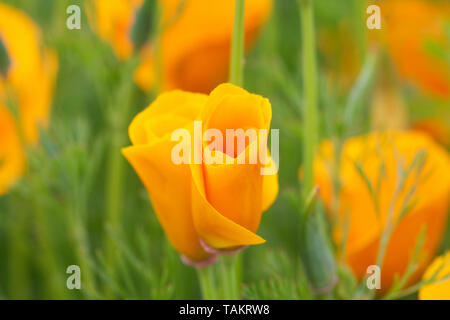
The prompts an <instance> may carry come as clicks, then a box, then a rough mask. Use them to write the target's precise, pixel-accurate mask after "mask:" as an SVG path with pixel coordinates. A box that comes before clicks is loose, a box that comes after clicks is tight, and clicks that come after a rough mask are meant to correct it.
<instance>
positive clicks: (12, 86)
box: [0, 3, 57, 194]
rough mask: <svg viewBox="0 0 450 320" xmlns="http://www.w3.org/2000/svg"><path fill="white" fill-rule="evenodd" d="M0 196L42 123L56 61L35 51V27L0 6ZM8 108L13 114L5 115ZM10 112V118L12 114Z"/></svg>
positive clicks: (21, 167) (14, 11) (40, 50)
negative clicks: (0, 64)
mask: <svg viewBox="0 0 450 320" xmlns="http://www.w3.org/2000/svg"><path fill="white" fill-rule="evenodd" d="M0 42H1V47H2V54H3V57H2V59H4V60H5V61H3V62H2V64H3V63H4V65H2V66H1V67H2V68H4V69H5V70H1V72H0V194H2V193H5V192H7V191H8V189H9V187H10V186H11V185H12V184H13V182H14V181H15V180H17V178H19V177H20V176H21V175H22V173H23V171H24V168H25V155H24V151H23V145H24V144H34V143H36V141H37V139H38V136H39V133H38V132H39V127H42V128H45V127H46V126H47V124H48V118H49V111H50V105H51V94H52V89H53V83H54V81H55V77H56V70H57V58H56V54H55V53H54V52H53V51H50V50H48V49H45V48H44V49H43V48H42V47H41V42H42V41H41V35H40V30H39V28H38V27H37V26H36V25H35V24H34V23H33V21H31V20H30V18H28V17H27V16H26V15H25V14H24V13H22V12H21V11H19V10H17V9H15V8H13V7H10V6H7V5H5V4H2V3H0ZM10 109H12V110H14V112H13V113H12V112H10ZM13 114H14V115H13Z"/></svg>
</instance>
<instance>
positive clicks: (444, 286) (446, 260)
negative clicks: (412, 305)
mask: <svg viewBox="0 0 450 320" xmlns="http://www.w3.org/2000/svg"><path fill="white" fill-rule="evenodd" d="M433 276H435V277H434V281H433V282H432V283H430V284H427V285H425V286H423V287H422V288H420V290H419V299H420V300H450V279H449V277H450V252H447V253H446V254H444V255H442V256H439V257H437V258H435V259H434V260H433V262H432V263H431V264H430V266H429V267H428V268H427V270H426V271H425V273H424V274H423V280H430V279H432V277H433Z"/></svg>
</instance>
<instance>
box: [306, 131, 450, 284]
mask: <svg viewBox="0 0 450 320" xmlns="http://www.w3.org/2000/svg"><path fill="white" fill-rule="evenodd" d="M422 153H423V154H422ZM419 154H422V156H423V158H424V159H425V164H424V165H423V167H420V168H421V169H420V170H419V165H417V164H418V162H420V161H418V159H419V158H420V157H419V156H418V155H419ZM332 160H333V147H332V145H331V143H330V142H325V143H323V144H322V146H321V148H320V152H319V155H318V156H317V158H316V161H315V168H314V170H315V181H316V184H317V185H318V186H319V187H320V190H321V194H322V197H323V201H324V203H325V205H326V206H327V208H328V209H331V204H332V201H333V193H334V191H333V188H332V178H331V172H332V171H331V168H332V163H333V162H332ZM341 162H342V165H341V168H340V171H339V180H340V183H341V190H340V194H339V203H340V205H339V209H338V212H332V216H333V217H335V218H336V219H337V224H336V226H335V229H334V239H335V241H336V242H337V243H341V242H342V241H345V240H344V239H347V241H346V250H345V252H341V254H343V255H344V256H345V259H346V261H347V263H348V264H349V265H350V266H351V267H352V269H353V270H354V272H355V273H356V274H357V275H358V276H359V277H363V276H364V275H366V269H367V267H368V266H370V265H373V264H375V262H376V256H377V253H378V249H379V244H380V239H381V235H382V233H383V231H384V230H385V229H386V226H387V225H388V223H389V225H391V226H393V231H392V235H391V237H390V240H389V243H388V245H387V251H386V256H385V259H384V263H383V265H382V266H380V267H381V272H382V275H381V278H382V290H386V289H387V288H389V287H390V286H391V285H392V283H393V280H394V276H395V275H396V274H399V275H401V274H402V273H403V272H404V271H405V269H406V267H407V265H408V263H409V259H410V256H411V254H412V251H413V250H414V248H415V244H416V241H417V240H418V237H419V234H420V232H421V230H422V228H423V227H426V241H425V244H424V246H423V248H422V254H423V258H424V259H423V262H422V263H421V264H420V268H419V270H418V271H417V272H416V273H415V274H414V275H413V277H412V281H414V280H416V279H417V277H418V276H420V273H421V272H422V271H423V268H424V267H425V266H426V265H427V263H428V261H429V260H430V259H431V257H432V256H433V253H434V252H435V250H436V249H437V248H438V246H439V244H440V241H441V238H442V235H443V233H444V231H445V227H446V219H447V213H448V208H449V194H450V157H449V155H448V153H447V152H446V151H445V150H444V149H443V148H442V147H441V146H440V145H438V144H437V143H436V142H434V141H433V140H432V139H431V138H430V137H428V136H427V135H425V134H423V133H420V132H414V131H409V132H401V131H391V132H386V133H372V134H369V135H368V136H363V137H357V138H353V139H350V140H348V141H347V142H346V143H345V145H344V147H343V153H342V156H341ZM414 163H415V164H416V166H414V167H413V168H412V166H413V164H414ZM358 168H359V169H358ZM400 168H403V169H402V170H400ZM407 168H412V169H411V170H410V173H409V174H408V175H407V177H406V178H405V179H404V180H402V178H401V175H402V172H403V173H404V172H406V171H407V170H408V169H407ZM360 171H362V172H363V173H364V174H361V172H360ZM364 176H365V177H366V178H367V181H369V182H370V186H371V189H370V188H369V187H368V186H367V182H366V181H365V180H366V179H365V178H364ZM400 181H403V184H402V187H400ZM398 189H401V190H398ZM370 190H372V191H370ZM377 208H378V209H377ZM407 209H409V210H407ZM389 217H390V218H389ZM400 217H401V218H400ZM346 224H348V229H347V230H348V232H347V233H346V232H345V230H346V227H345V225H346ZM345 236H346V237H345Z"/></svg>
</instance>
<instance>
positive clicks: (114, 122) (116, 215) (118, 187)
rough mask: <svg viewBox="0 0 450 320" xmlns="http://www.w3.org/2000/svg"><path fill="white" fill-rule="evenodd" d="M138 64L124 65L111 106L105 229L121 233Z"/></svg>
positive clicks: (108, 254) (107, 249) (110, 252)
mask: <svg viewBox="0 0 450 320" xmlns="http://www.w3.org/2000/svg"><path fill="white" fill-rule="evenodd" d="M135 63H136V62H135V60H130V61H129V62H127V64H125V65H124V66H123V70H122V83H121V84H120V85H119V89H118V92H117V95H116V97H115V99H114V101H113V102H112V103H111V105H110V107H111V110H110V113H111V114H112V118H111V145H110V150H109V156H108V166H107V184H106V185H107V189H106V217H105V226H109V227H110V228H111V229H112V230H117V229H118V228H119V227H120V213H121V212H122V209H123V208H122V203H123V185H124V168H125V159H124V158H123V156H122V153H121V148H122V147H124V146H125V145H126V143H127V129H126V124H127V121H128V118H129V117H130V113H131V107H132V101H131V100H132V93H133V83H132V81H130V80H129V79H130V78H129V76H130V75H131V72H132V70H133V69H134V67H135ZM104 234H105V235H104V242H103V243H104V253H105V262H106V264H107V267H108V268H109V271H110V272H111V273H114V270H113V266H114V265H115V263H114V256H115V249H114V247H115V244H114V241H113V240H112V239H111V237H110V235H109V233H108V232H107V231H106V229H105V233H104Z"/></svg>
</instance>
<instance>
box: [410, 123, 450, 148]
mask: <svg viewBox="0 0 450 320" xmlns="http://www.w3.org/2000/svg"><path fill="white" fill-rule="evenodd" d="M413 128H414V130H418V131H424V132H426V133H428V134H429V135H431V136H432V137H433V138H434V139H436V141H437V142H439V143H441V144H442V145H444V146H450V127H449V126H448V125H447V124H446V123H445V122H444V121H442V119H434V118H430V119H423V120H420V121H417V122H416V123H414V125H413Z"/></svg>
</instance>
